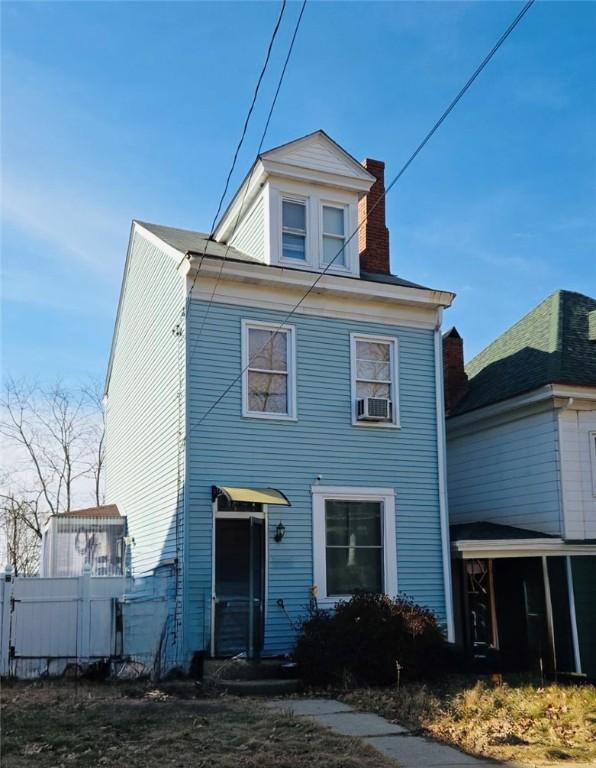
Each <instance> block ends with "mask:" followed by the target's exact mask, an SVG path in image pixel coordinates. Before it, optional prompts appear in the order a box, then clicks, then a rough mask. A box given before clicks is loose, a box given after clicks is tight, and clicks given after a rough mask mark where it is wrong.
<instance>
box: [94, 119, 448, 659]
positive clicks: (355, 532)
mask: <svg viewBox="0 0 596 768" xmlns="http://www.w3.org/2000/svg"><path fill="white" fill-rule="evenodd" d="M383 172H384V164H383V163H381V162H379V161H373V160H366V161H364V162H363V163H362V164H361V163H359V162H357V161H356V160H355V159H354V158H353V157H352V156H351V155H349V154H348V153H347V152H346V151H345V150H344V149H342V148H341V147H340V146H338V145H337V144H336V143H335V142H334V141H333V140H332V139H330V138H329V137H328V136H327V135H326V134H325V133H324V132H323V131H317V132H315V133H313V134H310V135H308V136H305V137H303V138H300V139H298V140H296V141H292V142H290V143H288V144H285V145H283V146H280V147H277V148H275V149H272V150H270V151H268V152H265V153H264V154H262V155H260V156H259V157H258V158H257V159H256V161H255V163H254V165H253V166H252V168H251V169H250V171H249V173H248V175H247V177H246V178H245V180H244V182H243V183H242V185H241V186H240V188H239V189H238V191H237V193H236V194H235V196H234V198H233V199H232V201H231V203H230V205H229V207H228V209H227V211H226V212H225V213H224V215H223V216H222V217H221V220H220V221H219V223H218V225H217V227H216V229H215V232H214V234H213V236H212V237H211V238H209V237H208V236H207V235H206V234H203V233H200V232H192V231H187V230H182V229H175V228H172V227H166V226H160V225H155V224H148V223H145V222H141V221H134V222H133V224H132V230H131V235H130V244H129V249H128V255H127V259H126V266H125V271H124V279H123V284H122V292H121V297H120V303H119V307H118V314H117V319H116V327H115V332H114V339H113V345H112V351H111V357H110V363H109V371H108V376H107V384H106V420H107V500H108V501H109V503H115V504H117V505H118V508H119V509H120V511H121V513H122V514H123V515H125V516H126V517H127V520H128V529H129V534H130V539H131V540H134V545H132V546H131V547H130V558H131V568H132V573H133V575H135V576H138V577H141V576H145V577H151V576H152V575H153V576H159V575H162V576H163V574H164V573H171V574H172V579H171V586H170V588H169V589H168V591H167V595H168V597H169V599H170V604H171V610H170V624H169V627H168V634H169V635H170V636H171V638H172V642H173V643H174V644H175V647H176V655H177V662H178V663H179V664H182V665H185V664H188V663H189V661H190V660H191V658H192V656H193V653H195V652H197V651H199V652H200V651H203V652H206V653H207V654H209V655H213V656H224V657H225V656H230V655H233V654H237V653H242V652H246V653H247V654H248V655H249V656H259V655H263V656H273V655H278V654H283V653H286V652H287V651H288V650H290V649H291V647H292V644H293V641H294V637H295V631H296V624H297V622H298V621H299V620H300V619H301V618H303V617H304V616H305V614H306V611H307V609H308V606H309V603H310V601H311V600H312V598H313V597H316V599H317V601H318V604H319V605H320V606H330V607H331V606H333V605H334V604H335V602H336V601H337V600H338V599H339V598H342V597H346V596H349V595H351V594H352V593H353V592H354V591H355V590H358V589H366V590H371V591H378V592H384V593H387V594H390V595H396V594H398V593H405V594H407V595H408V596H410V597H411V598H412V599H414V600H415V601H416V602H418V603H420V604H422V605H425V606H428V607H429V608H431V609H432V610H433V611H434V612H435V613H436V615H437V617H438V619H439V621H440V622H441V623H442V625H443V626H444V628H445V633H446V635H447V636H448V637H449V638H450V639H451V638H452V636H453V612H452V606H451V584H450V570H449V538H448V515H447V506H446V489H445V450H444V419H443V383H442V375H443V369H442V344H441V314H442V310H443V308H445V307H448V306H449V305H450V304H451V302H452V300H453V294H452V293H449V292H446V291H438V290H432V289H430V288H425V287H423V286H420V285H416V284H414V283H412V282H409V281H407V280H404V279H402V278H400V277H397V276H395V275H393V274H391V272H390V269H389V236H388V232H387V228H386V226H385V208H384V198H383V197H382V193H383V189H384V187H383V184H384V181H383ZM359 223H362V227H361V228H360V229H359V231H358V233H357V235H356V236H354V237H351V235H352V233H354V232H355V231H356V229H357V227H358V224H359ZM162 581H163V579H161V580H160V581H159V583H162Z"/></svg>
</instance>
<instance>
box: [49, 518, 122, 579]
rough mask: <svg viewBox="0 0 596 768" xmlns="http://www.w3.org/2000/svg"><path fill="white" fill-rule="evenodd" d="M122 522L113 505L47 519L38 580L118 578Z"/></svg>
mask: <svg viewBox="0 0 596 768" xmlns="http://www.w3.org/2000/svg"><path fill="white" fill-rule="evenodd" d="M126 542H127V539H126V518H125V517H122V516H121V515H120V512H119V511H118V507H117V506H116V505H115V504H108V505H106V506H101V507H89V508H88V509H77V510H73V511H71V512H63V513H61V514H58V515H51V516H50V517H49V518H48V521H47V524H46V527H45V530H44V533H43V539H42V547H41V571H40V576H45V577H54V576H80V575H81V574H82V573H83V569H84V568H86V567H88V568H89V569H90V575H91V576H121V575H123V574H124V571H125V560H126Z"/></svg>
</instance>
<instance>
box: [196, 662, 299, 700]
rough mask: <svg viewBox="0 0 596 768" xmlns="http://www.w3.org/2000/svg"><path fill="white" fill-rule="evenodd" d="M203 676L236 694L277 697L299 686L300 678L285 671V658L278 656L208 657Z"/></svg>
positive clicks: (206, 679)
mask: <svg viewBox="0 0 596 768" xmlns="http://www.w3.org/2000/svg"><path fill="white" fill-rule="evenodd" d="M203 679H204V681H205V683H206V684H208V685H212V686H214V687H215V688H218V689H219V690H222V691H226V692H227V693H232V694H234V695H236V696H271V697H274V696H283V695H287V694H292V693H296V692H297V691H298V690H299V689H300V681H299V680H296V679H295V678H288V677H287V675H286V674H284V667H283V662H282V661H280V660H279V659H263V660H261V661H247V660H246V659H227V660H226V659H208V660H207V661H206V662H205V666H204V678H203Z"/></svg>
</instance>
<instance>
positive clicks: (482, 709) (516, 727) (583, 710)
mask: <svg viewBox="0 0 596 768" xmlns="http://www.w3.org/2000/svg"><path fill="white" fill-rule="evenodd" d="M341 698H342V699H343V700H344V701H346V702H348V703H350V704H352V705H354V706H356V707H358V708H359V709H363V710H368V711H373V712H378V713H379V714H381V715H383V716H384V717H387V718H388V719H389V720H398V721H400V722H403V723H406V724H409V725H410V726H413V727H414V728H418V729H421V730H422V731H424V732H425V733H427V734H429V735H431V736H433V737H435V738H437V739H440V740H442V741H445V742H448V743H450V744H453V745H455V746H457V747H459V748H460V749H463V750H464V751H466V752H469V753H470V754H474V755H479V756H483V757H492V758H496V759H499V760H515V761H518V762H521V763H528V764H532V765H541V764H549V763H551V764H552V763H553V762H558V761H571V760H573V761H577V762H586V763H595V764H596V687H594V686H587V685H586V686H561V685H548V686H546V687H545V688H538V687H536V686H533V685H528V684H518V685H513V684H510V685H508V684H505V685H503V686H502V687H496V688H495V687H492V686H490V685H487V684H486V683H485V682H481V681H470V680H469V679H456V680H452V681H451V682H450V683H449V684H448V685H445V686H443V687H433V688H431V687H427V686H423V685H406V686H403V687H402V688H401V689H400V690H399V691H397V690H395V689H383V690H359V691H354V692H351V693H346V694H343V695H342V696H341Z"/></svg>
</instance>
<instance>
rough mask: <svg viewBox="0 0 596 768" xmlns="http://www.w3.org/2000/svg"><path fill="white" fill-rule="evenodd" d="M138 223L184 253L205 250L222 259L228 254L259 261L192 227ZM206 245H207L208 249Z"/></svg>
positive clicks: (241, 259) (244, 259)
mask: <svg viewBox="0 0 596 768" xmlns="http://www.w3.org/2000/svg"><path fill="white" fill-rule="evenodd" d="M137 223H138V224H140V225H141V226H142V227H145V229H147V230H149V232H152V233H153V234H154V235H156V237H159V239H160V240H163V241H164V243H167V244H168V245H171V246H172V248H176V250H178V251H181V252H182V253H191V254H193V253H196V254H202V253H203V252H205V255H206V256H215V257H216V258H220V259H223V258H225V257H226V256H227V258H228V259H231V260H237V261H248V262H251V263H257V264H258V263H259V262H258V260H257V259H253V258H252V256H248V255H247V254H246V253H242V251H238V250H237V249H236V248H233V247H230V248H228V246H227V245H226V244H225V243H216V242H215V241H214V240H209V235H208V234H207V233H206V232H194V231H193V230H191V229H178V228H177V227H164V226H163V225H162V224H150V223H149V222H147V221H138V219H137ZM205 245H207V250H206V251H205Z"/></svg>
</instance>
